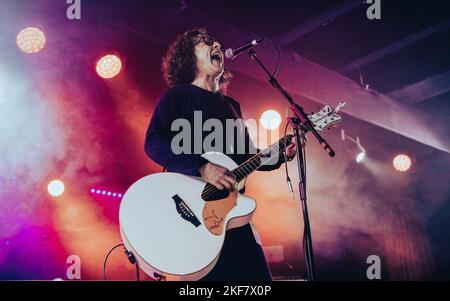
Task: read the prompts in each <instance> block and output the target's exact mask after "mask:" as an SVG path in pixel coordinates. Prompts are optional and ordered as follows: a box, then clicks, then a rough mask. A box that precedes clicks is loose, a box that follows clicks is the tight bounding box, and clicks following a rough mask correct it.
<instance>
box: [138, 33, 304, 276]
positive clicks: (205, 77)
mask: <svg viewBox="0 0 450 301" xmlns="http://www.w3.org/2000/svg"><path fill="white" fill-rule="evenodd" d="M162 69H163V73H164V77H165V79H166V81H167V83H168V85H169V86H170V88H169V89H168V90H167V91H166V92H165V94H164V95H163V96H162V97H161V99H160V100H159V102H158V104H157V106H156V108H155V110H154V113H153V116H152V119H151V121H150V125H149V127H148V130H147V135H146V140H145V151H146V153H147V155H148V156H149V157H150V158H151V159H153V160H154V161H155V162H157V163H158V164H160V165H162V166H164V168H166V169H167V171H170V172H177V173H182V174H186V175H190V176H201V177H202V178H203V179H204V180H205V181H206V182H208V183H210V184H212V185H214V186H216V187H217V188H218V189H220V190H222V189H228V190H233V189H235V186H236V180H235V178H234V177H233V175H232V174H231V173H230V172H229V171H228V170H227V169H226V168H224V167H221V166H219V165H215V164H213V163H210V162H208V161H207V160H206V159H204V158H202V157H201V153H198V152H195V151H194V148H195V146H194V145H193V144H194V142H195V139H191V141H192V143H191V144H192V145H191V148H192V151H191V152H189V153H182V154H176V153H174V152H173V150H172V147H171V145H172V138H173V137H174V136H175V135H176V133H175V132H173V131H172V130H171V125H172V122H173V121H174V120H176V119H180V118H183V119H186V120H188V121H189V122H190V124H191V125H192V126H191V129H192V135H194V130H195V127H194V115H195V114H194V112H196V111H197V112H199V111H200V112H201V113H202V115H201V116H202V119H203V120H208V119H212V118H215V119H217V120H220V121H221V122H222V124H223V127H222V129H225V128H226V126H225V123H226V120H233V121H236V120H239V119H240V120H242V113H241V109H240V105H239V103H238V102H237V101H235V100H233V99H231V98H230V97H227V96H224V95H223V94H222V93H221V92H220V87H221V84H226V81H227V80H228V79H227V78H226V74H225V73H224V55H223V51H222V49H221V44H220V43H219V42H218V41H217V40H215V39H214V38H212V37H210V36H209V35H208V34H207V33H206V31H205V30H204V29H194V30H190V31H188V32H186V33H184V34H182V35H180V36H178V37H177V39H176V40H175V41H174V42H173V43H172V44H171V46H170V47H169V49H168V51H167V53H166V55H165V56H164V58H163V65H162ZM197 116H198V115H197ZM201 131H203V132H202V136H201V137H206V136H207V135H208V134H209V132H208V131H204V130H203V127H202V129H201ZM226 134H227V133H226V132H225V130H224V135H223V136H222V137H224V141H221V142H222V143H219V144H217V143H216V147H215V148H214V149H213V150H214V151H217V145H222V146H223V150H221V152H223V153H225V154H227V155H228V156H230V157H231V158H232V159H233V160H234V161H235V162H236V163H237V164H241V163H243V162H244V161H246V160H247V159H248V158H250V157H251V156H252V155H253V154H255V153H256V150H255V149H254V146H253V144H252V143H251V140H250V139H249V136H248V132H247V130H246V129H245V127H244V131H241V132H239V131H238V135H236V137H235V138H234V139H225V138H226ZM200 143H201V146H200V147H201V148H202V153H203V152H207V151H210V150H209V149H204V146H203V143H202V141H200ZM227 143H228V144H227ZM241 143H245V146H246V151H245V152H244V153H242V152H239V151H237V149H238V146H240V144H241ZM197 147H198V146H197ZM252 149H253V150H255V151H254V152H253V153H252ZM295 154H296V146H295V144H291V145H289V147H287V149H286V157H287V158H288V160H290V159H292V158H293V157H294V156H295ZM283 162H284V156H280V159H279V160H278V162H277V163H276V164H273V165H264V166H262V167H261V168H260V169H259V170H263V171H269V170H274V169H277V168H279V167H280V165H281V164H282V163H283ZM271 279H272V278H271V274H270V271H269V269H268V266H267V263H266V260H265V258H264V254H263V251H262V247H261V245H260V244H259V243H257V241H256V239H255V235H254V234H253V231H252V227H251V225H250V224H247V225H245V226H242V227H240V228H235V229H231V230H229V231H227V233H226V237H225V243H224V246H223V249H222V252H221V255H220V257H219V260H218V262H217V264H216V266H215V267H214V268H213V270H212V271H211V272H210V273H209V274H208V275H207V276H206V277H204V278H203V279H202V280H271Z"/></svg>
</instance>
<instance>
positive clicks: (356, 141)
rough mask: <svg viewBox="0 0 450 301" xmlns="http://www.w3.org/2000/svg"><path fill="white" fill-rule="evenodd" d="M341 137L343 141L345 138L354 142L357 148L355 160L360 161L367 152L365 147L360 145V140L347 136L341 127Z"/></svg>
mask: <svg viewBox="0 0 450 301" xmlns="http://www.w3.org/2000/svg"><path fill="white" fill-rule="evenodd" d="M341 139H342V141H345V140H346V139H347V140H349V141H351V142H353V143H354V144H356V147H357V148H358V150H359V152H358V154H357V155H356V162H357V163H361V162H363V161H364V159H365V158H366V155H367V152H366V149H365V148H364V147H363V146H362V145H361V142H360V141H359V137H356V138H352V137H350V136H348V135H347V134H346V133H345V131H344V129H341Z"/></svg>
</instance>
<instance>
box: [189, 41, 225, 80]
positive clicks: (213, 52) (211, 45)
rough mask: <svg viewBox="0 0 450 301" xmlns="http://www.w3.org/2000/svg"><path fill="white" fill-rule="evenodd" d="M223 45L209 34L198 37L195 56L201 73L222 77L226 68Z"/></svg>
mask: <svg viewBox="0 0 450 301" xmlns="http://www.w3.org/2000/svg"><path fill="white" fill-rule="evenodd" d="M221 47H222V45H221V44H220V43H219V42H218V41H217V40H216V39H214V38H211V37H210V36H207V35H201V36H198V37H197V40H196V45H195V56H196V58H197V70H198V73H199V74H206V75H210V76H213V77H220V76H221V75H222V73H223V70H224V62H223V58H224V55H223V51H222V48H221Z"/></svg>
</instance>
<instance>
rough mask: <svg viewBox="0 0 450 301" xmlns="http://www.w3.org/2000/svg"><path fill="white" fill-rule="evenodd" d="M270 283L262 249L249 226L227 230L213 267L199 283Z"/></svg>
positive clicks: (269, 275)
mask: <svg viewBox="0 0 450 301" xmlns="http://www.w3.org/2000/svg"><path fill="white" fill-rule="evenodd" d="M233 280H237V281H238V280H249V281H250V280H260V281H271V280H272V275H271V274H270V270H269V267H268V266H267V262H266V259H265V257H264V253H263V250H262V247H261V246H260V245H259V244H258V243H257V242H256V240H255V237H254V235H253V231H252V228H251V226H250V225H249V224H247V225H245V226H242V227H239V228H235V229H231V230H228V231H227V233H226V235H225V242H224V245H223V248H222V252H221V254H220V256H219V260H218V261H217V263H216V265H215V267H214V268H213V269H212V271H211V272H209V274H208V275H206V276H205V277H203V278H202V279H201V281H233Z"/></svg>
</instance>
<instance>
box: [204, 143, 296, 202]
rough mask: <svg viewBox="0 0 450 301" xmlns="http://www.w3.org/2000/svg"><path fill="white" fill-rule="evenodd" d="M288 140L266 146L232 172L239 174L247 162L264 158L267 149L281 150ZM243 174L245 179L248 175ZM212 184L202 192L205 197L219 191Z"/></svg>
mask: <svg viewBox="0 0 450 301" xmlns="http://www.w3.org/2000/svg"><path fill="white" fill-rule="evenodd" d="M286 140H287V137H284V138H283V139H281V140H280V141H278V142H276V143H275V144H273V145H271V146H269V147H268V148H266V149H265V150H263V151H262V152H260V153H259V154H257V155H256V156H254V157H252V158H250V159H248V160H247V161H245V162H244V163H242V164H241V165H239V166H238V167H236V168H235V169H233V170H232V171H231V172H236V173H238V175H239V172H238V170H239V169H240V168H243V169H244V170H245V165H246V164H250V163H251V161H253V160H254V159H256V158H259V159H263V158H262V155H265V152H266V151H267V150H270V151H274V152H280V150H281V148H284V147H286ZM280 144H282V147H281V148H280ZM274 147H278V149H274ZM272 159H273V157H272V156H271V157H270V158H268V159H267V160H266V161H261V164H260V166H262V165H264V164H265V163H267V162H268V161H270V160H272ZM255 167H257V166H253V168H255ZM247 171H251V169H250V170H247ZM241 176H243V177H242V179H244V178H245V177H246V176H247V175H246V173H245V172H244V173H243V174H242V175H241ZM210 185H211V186H210V187H208V188H207V189H206V190H205V191H204V192H203V193H202V195H203V197H204V198H207V197H209V196H211V195H212V194H213V193H215V192H216V191H218V188H217V187H216V186H213V185H212V184H210Z"/></svg>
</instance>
